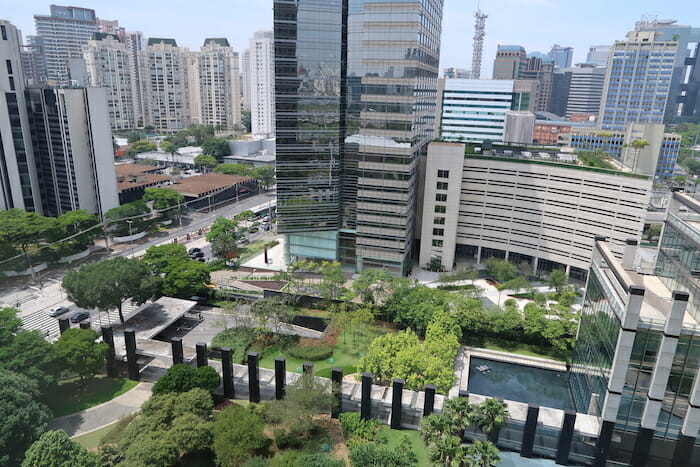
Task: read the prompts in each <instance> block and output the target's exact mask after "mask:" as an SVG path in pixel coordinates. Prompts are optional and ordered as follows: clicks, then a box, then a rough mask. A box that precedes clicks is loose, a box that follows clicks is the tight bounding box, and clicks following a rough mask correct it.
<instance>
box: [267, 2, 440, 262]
mask: <svg viewBox="0 0 700 467" xmlns="http://www.w3.org/2000/svg"><path fill="white" fill-rule="evenodd" d="M442 4H443V2H442V0H422V1H420V2H412V3H406V2H397V1H389V0H384V1H376V0H337V1H333V0H330V1H326V0H323V1H320V0H300V1H283V0H279V1H275V2H274V18H275V93H276V103H275V104H276V127H277V130H276V131H277V206H278V216H279V217H278V228H279V231H280V232H283V233H287V234H290V242H289V243H290V253H291V255H292V256H307V255H308V256H310V257H327V256H328V249H327V248H325V246H324V248H323V252H322V254H321V253H319V254H318V255H315V254H314V252H313V251H310V250H309V249H308V248H305V249H304V250H301V249H295V248H294V245H299V244H302V243H304V242H302V241H301V240H300V239H297V238H295V237H296V236H299V235H300V234H303V233H308V232H313V231H322V232H337V233H338V236H337V243H336V246H337V250H336V254H335V256H336V258H338V259H340V260H342V261H343V262H345V263H351V264H353V263H354V264H356V267H357V269H358V270H361V269H363V268H364V267H388V268H390V269H392V270H395V271H397V272H400V271H401V270H402V269H403V268H404V265H405V264H406V263H407V262H408V260H410V255H411V245H412V239H413V237H414V224H415V207H416V196H417V184H418V183H417V181H418V157H419V156H420V155H421V154H423V153H424V152H425V150H426V146H427V143H428V142H429V141H430V139H432V136H433V134H432V131H433V127H434V121H433V120H434V115H435V98H436V90H437V76H438V62H439V38H440V24H441V19H442ZM307 238H308V236H307ZM324 238H325V240H326V241H325V242H324V244H327V243H328V240H329V237H328V236H324ZM297 240H299V241H297Z"/></svg>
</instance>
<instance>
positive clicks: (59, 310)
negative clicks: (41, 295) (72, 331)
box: [49, 306, 70, 318]
mask: <svg viewBox="0 0 700 467" xmlns="http://www.w3.org/2000/svg"><path fill="white" fill-rule="evenodd" d="M69 311H70V308H68V307H67V306H57V307H54V308H51V309H50V310H49V316H51V317H52V318H55V317H56V316H60V315H62V314H63V313H68V312H69Z"/></svg>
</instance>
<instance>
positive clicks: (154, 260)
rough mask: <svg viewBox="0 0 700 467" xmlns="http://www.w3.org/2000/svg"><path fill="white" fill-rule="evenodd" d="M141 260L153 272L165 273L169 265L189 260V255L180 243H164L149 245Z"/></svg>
mask: <svg viewBox="0 0 700 467" xmlns="http://www.w3.org/2000/svg"><path fill="white" fill-rule="evenodd" d="M141 261H143V262H144V263H145V264H146V265H148V267H149V268H150V269H151V272H152V273H153V274H165V270H166V269H168V268H169V267H170V266H171V265H173V264H175V265H180V264H182V263H183V262H184V261H190V257H189V255H188V254H187V248H186V247H185V245H183V244H182V243H165V244H163V245H155V246H152V247H149V248H148V249H147V250H146V254H145V255H143V258H141Z"/></svg>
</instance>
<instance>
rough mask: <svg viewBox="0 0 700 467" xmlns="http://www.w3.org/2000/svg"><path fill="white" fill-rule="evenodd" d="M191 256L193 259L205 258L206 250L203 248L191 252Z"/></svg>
mask: <svg viewBox="0 0 700 467" xmlns="http://www.w3.org/2000/svg"><path fill="white" fill-rule="evenodd" d="M190 256H191V257H192V259H196V258H204V252H203V251H202V250H199V251H195V252H194V253H190Z"/></svg>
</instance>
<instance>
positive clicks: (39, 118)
mask: <svg viewBox="0 0 700 467" xmlns="http://www.w3.org/2000/svg"><path fill="white" fill-rule="evenodd" d="M107 92H108V90H107V88H97V87H83V88H76V87H74V88H28V89H27V112H28V114H29V123H30V128H31V135H32V147H33V148H34V154H35V158H36V161H37V175H38V179H39V186H40V193H41V205H42V212H43V214H44V215H46V216H60V215H61V214H64V213H66V212H68V211H73V210H75V209H85V210H87V211H88V212H92V213H94V214H97V215H98V216H101V215H102V214H104V213H105V212H106V211H108V210H110V209H112V208H114V207H117V206H119V194H118V192H117V177H116V173H115V171H114V149H113V148H112V131H111V130H110V122H109V114H108V105H107Z"/></svg>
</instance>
